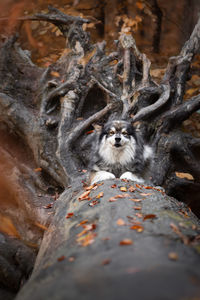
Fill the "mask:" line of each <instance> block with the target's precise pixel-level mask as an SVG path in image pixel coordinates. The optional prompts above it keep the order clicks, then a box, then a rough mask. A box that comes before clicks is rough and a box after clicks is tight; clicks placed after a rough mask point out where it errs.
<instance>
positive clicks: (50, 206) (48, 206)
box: [42, 203, 53, 209]
mask: <svg viewBox="0 0 200 300" xmlns="http://www.w3.org/2000/svg"><path fill="white" fill-rule="evenodd" d="M42 207H43V208H47V209H48V208H52V207H53V203H49V204H47V205H44V206H42Z"/></svg>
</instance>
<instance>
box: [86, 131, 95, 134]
mask: <svg viewBox="0 0 200 300" xmlns="http://www.w3.org/2000/svg"><path fill="white" fill-rule="evenodd" d="M93 132H94V130H89V131H87V132H86V134H91V133H93Z"/></svg>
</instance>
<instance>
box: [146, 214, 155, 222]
mask: <svg viewBox="0 0 200 300" xmlns="http://www.w3.org/2000/svg"><path fill="white" fill-rule="evenodd" d="M155 218H156V215H154V214H148V215H144V217H143V221H146V220H149V219H151V220H152V219H155Z"/></svg>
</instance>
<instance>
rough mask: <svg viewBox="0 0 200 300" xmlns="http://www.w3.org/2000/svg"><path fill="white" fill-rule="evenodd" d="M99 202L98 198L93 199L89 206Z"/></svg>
mask: <svg viewBox="0 0 200 300" xmlns="http://www.w3.org/2000/svg"><path fill="white" fill-rule="evenodd" d="M97 204H99V201H98V200H93V201H92V202H90V203H89V206H95V205H97Z"/></svg>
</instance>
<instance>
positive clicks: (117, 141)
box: [115, 137, 121, 148]
mask: <svg viewBox="0 0 200 300" xmlns="http://www.w3.org/2000/svg"><path fill="white" fill-rule="evenodd" d="M115 147H117V148H118V147H121V138H120V137H116V138H115Z"/></svg>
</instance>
